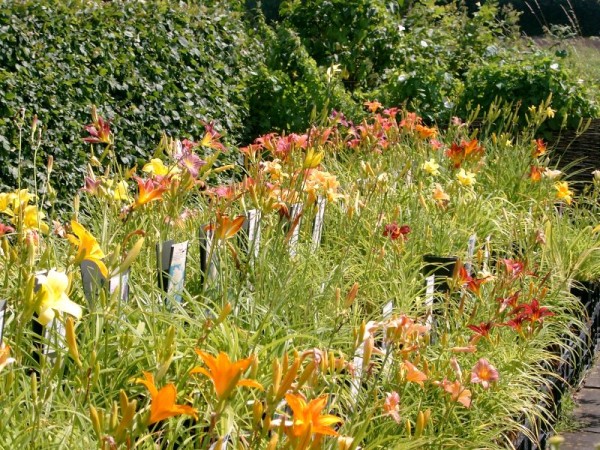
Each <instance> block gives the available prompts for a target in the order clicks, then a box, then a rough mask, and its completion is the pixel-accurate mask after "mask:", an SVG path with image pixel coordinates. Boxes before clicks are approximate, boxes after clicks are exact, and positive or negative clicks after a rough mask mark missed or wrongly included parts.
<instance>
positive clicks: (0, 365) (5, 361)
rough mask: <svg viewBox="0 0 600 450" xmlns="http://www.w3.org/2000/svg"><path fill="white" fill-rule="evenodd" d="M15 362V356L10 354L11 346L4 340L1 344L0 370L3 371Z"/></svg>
mask: <svg viewBox="0 0 600 450" xmlns="http://www.w3.org/2000/svg"><path fill="white" fill-rule="evenodd" d="M14 362H15V358H11V356H10V346H8V345H6V344H5V343H4V342H2V343H1V344H0V372H2V370H3V369H4V368H5V367H6V366H8V365H9V364H12V363H14Z"/></svg>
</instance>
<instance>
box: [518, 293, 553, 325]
mask: <svg viewBox="0 0 600 450" xmlns="http://www.w3.org/2000/svg"><path fill="white" fill-rule="evenodd" d="M513 313H514V314H518V315H519V316H523V318H524V319H525V320H528V321H530V322H531V323H533V324H534V323H536V322H540V323H541V322H543V320H544V317H552V316H553V315H554V313H553V312H552V311H550V310H549V309H548V308H546V307H545V306H540V302H539V301H538V300H537V299H535V298H534V299H533V300H532V301H531V303H525V304H523V305H519V306H517V307H516V308H515V310H514V311H513Z"/></svg>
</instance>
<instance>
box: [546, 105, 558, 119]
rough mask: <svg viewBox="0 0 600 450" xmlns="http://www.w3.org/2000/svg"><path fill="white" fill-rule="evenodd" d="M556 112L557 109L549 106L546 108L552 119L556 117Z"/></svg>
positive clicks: (547, 114)
mask: <svg viewBox="0 0 600 450" xmlns="http://www.w3.org/2000/svg"><path fill="white" fill-rule="evenodd" d="M555 113H556V110H555V109H552V108H550V107H549V106H548V108H546V116H548V117H550V118H551V119H553V118H554V114H555Z"/></svg>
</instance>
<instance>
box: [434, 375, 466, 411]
mask: <svg viewBox="0 0 600 450" xmlns="http://www.w3.org/2000/svg"><path fill="white" fill-rule="evenodd" d="M441 386H442V387H443V388H444V390H445V391H446V392H447V393H448V394H450V395H451V398H452V401H453V402H458V403H460V404H462V405H463V406H464V407H465V408H469V407H470V406H471V391H470V390H469V389H466V388H465V387H464V386H463V385H462V384H461V383H460V381H458V380H456V381H455V382H454V383H450V382H449V381H448V380H444V381H442V383H441Z"/></svg>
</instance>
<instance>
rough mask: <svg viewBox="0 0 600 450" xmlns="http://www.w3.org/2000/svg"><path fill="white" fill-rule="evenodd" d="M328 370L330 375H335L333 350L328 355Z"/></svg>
mask: <svg viewBox="0 0 600 450" xmlns="http://www.w3.org/2000/svg"><path fill="white" fill-rule="evenodd" d="M327 368H328V369H329V373H330V374H334V373H335V355H334V354H333V351H331V350H329V353H327Z"/></svg>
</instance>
